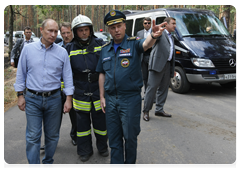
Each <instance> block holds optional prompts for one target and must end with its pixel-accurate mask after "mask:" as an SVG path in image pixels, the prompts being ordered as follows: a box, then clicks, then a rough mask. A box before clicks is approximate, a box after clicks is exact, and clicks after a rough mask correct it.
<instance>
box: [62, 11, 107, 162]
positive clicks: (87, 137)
mask: <svg viewBox="0 0 240 170" xmlns="http://www.w3.org/2000/svg"><path fill="white" fill-rule="evenodd" d="M72 31H73V34H74V38H73V40H72V41H71V42H70V43H69V44H68V45H67V47H66V50H67V51H68V54H69V59H70V63H71V67H72V72H73V83H74V84H75V91H74V94H73V108H74V110H75V111H76V113H77V153H78V155H80V159H81V161H83V162H85V161H87V160H88V159H89V158H90V156H92V154H93V148H92V137H91V133H92V131H91V122H92V124H93V131H94V134H95V137H96V141H97V142H96V143H97V149H98V151H99V153H100V155H101V156H104V157H106V156H108V155H109V152H108V145H107V130H106V118H105V114H104V113H103V111H102V109H101V106H100V97H99V86H98V77H99V74H98V73H96V71H95V70H96V66H97V63H98V60H99V56H100V51H101V49H102V47H101V46H102V45H103V44H105V42H104V41H103V40H102V39H99V38H97V37H95V36H94V33H93V25H92V21H91V20H90V19H89V18H88V17H87V16H84V15H78V16H77V17H75V18H74V19H73V21H72Z"/></svg>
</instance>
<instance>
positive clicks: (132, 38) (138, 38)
mask: <svg viewBox="0 0 240 170" xmlns="http://www.w3.org/2000/svg"><path fill="white" fill-rule="evenodd" d="M140 39H141V38H140V37H129V38H127V40H128V41H131V40H140Z"/></svg>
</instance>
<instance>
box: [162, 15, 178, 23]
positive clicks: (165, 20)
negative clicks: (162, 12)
mask: <svg viewBox="0 0 240 170" xmlns="http://www.w3.org/2000/svg"><path fill="white" fill-rule="evenodd" d="M171 20H174V21H176V19H175V18H173V17H166V18H165V19H164V21H163V22H167V23H168V24H169V22H170V21H171Z"/></svg>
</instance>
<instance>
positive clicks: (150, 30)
mask: <svg viewBox="0 0 240 170" xmlns="http://www.w3.org/2000/svg"><path fill="white" fill-rule="evenodd" d="M144 31H145V32H152V28H149V30H146V29H144Z"/></svg>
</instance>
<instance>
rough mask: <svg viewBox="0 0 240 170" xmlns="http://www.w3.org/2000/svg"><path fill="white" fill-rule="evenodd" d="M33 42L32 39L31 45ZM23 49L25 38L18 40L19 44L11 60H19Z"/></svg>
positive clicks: (13, 50)
mask: <svg viewBox="0 0 240 170" xmlns="http://www.w3.org/2000/svg"><path fill="white" fill-rule="evenodd" d="M32 42H33V40H32V39H30V43H32ZM23 47H24V39H23V38H19V39H17V42H16V44H15V45H14V47H13V49H12V51H11V59H14V58H19V56H20V54H21V51H22V49H23Z"/></svg>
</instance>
